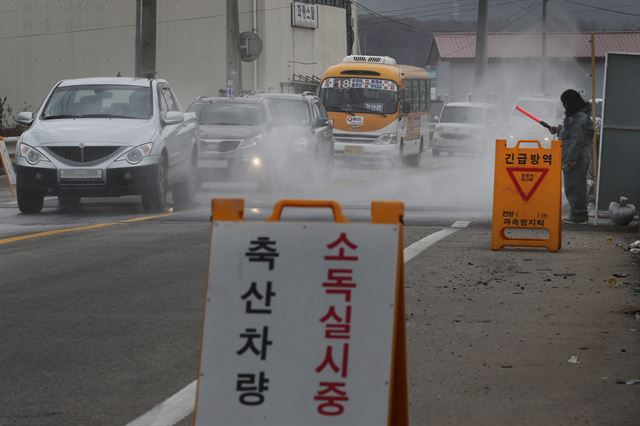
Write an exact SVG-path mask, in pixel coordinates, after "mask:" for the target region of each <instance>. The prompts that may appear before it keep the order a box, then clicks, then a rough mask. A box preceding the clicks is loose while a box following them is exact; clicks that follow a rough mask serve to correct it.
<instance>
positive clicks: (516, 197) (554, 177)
mask: <svg viewBox="0 0 640 426" xmlns="http://www.w3.org/2000/svg"><path fill="white" fill-rule="evenodd" d="M561 215H562V150H561V142H560V141H553V142H552V144H551V148H543V147H542V146H541V145H540V143H539V142H538V141H519V142H518V143H517V145H516V146H515V147H514V148H507V142H506V141H505V140H497V141H496V162H495V178H494V190H493V220H492V242H491V248H492V249H493V250H499V249H501V248H503V247H507V246H520V247H546V248H547V249H549V251H558V250H560V245H561V232H562V229H561V226H562V216H561ZM523 230H545V231H546V234H547V235H546V238H539V234H535V232H534V235H531V236H530V237H527V238H522V231H523Z"/></svg>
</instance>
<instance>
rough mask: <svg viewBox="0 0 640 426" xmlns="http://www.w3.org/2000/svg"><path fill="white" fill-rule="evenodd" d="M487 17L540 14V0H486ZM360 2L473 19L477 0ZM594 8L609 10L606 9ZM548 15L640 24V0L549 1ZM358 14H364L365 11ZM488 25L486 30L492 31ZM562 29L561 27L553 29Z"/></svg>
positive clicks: (407, 13) (391, 10) (408, 13)
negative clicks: (487, 6)
mask: <svg viewBox="0 0 640 426" xmlns="http://www.w3.org/2000/svg"><path fill="white" fill-rule="evenodd" d="M488 1H489V17H490V18H491V17H502V18H512V17H517V16H519V15H520V14H523V13H524V14H540V15H541V14H542V0H488ZM357 2H359V3H361V4H362V5H364V6H366V7H369V8H371V9H373V10H375V11H376V12H379V13H382V14H384V15H386V16H390V17H393V18H394V19H403V18H406V17H414V18H416V19H425V20H426V19H442V18H459V19H465V20H475V19H476V17H477V13H478V9H477V8H478V0H357ZM596 8H604V9H611V10H613V11H616V12H619V13H614V12H609V11H605V10H599V9H596ZM547 11H548V14H549V16H551V15H556V16H558V15H561V16H562V17H563V18H566V19H567V20H571V19H576V20H577V19H582V20H586V21H592V20H593V21H596V22H598V23H600V24H602V25H619V24H622V23H628V22H634V23H636V24H640V0H549V2H548V3H547ZM360 13H361V14H362V13H367V12H366V11H365V10H362V9H361V11H360ZM491 30H492V29H491V27H490V28H489V31H491ZM553 30H557V31H562V29H553Z"/></svg>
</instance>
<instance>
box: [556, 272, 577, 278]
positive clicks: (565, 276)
mask: <svg viewBox="0 0 640 426" xmlns="http://www.w3.org/2000/svg"><path fill="white" fill-rule="evenodd" d="M553 276H554V277H562V278H565V279H566V278H567V277H575V276H576V274H574V273H572V272H567V273H564V274H553Z"/></svg>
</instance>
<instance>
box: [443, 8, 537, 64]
mask: <svg viewBox="0 0 640 426" xmlns="http://www.w3.org/2000/svg"><path fill="white" fill-rule="evenodd" d="M536 6H538V0H533V2H532V3H531V4H529V6H527V7H526V8H525V9H523V10H519V11H518V12H516V13H514V14H513V15H511V17H509V18H507V20H508V21H509V22H508V23H507V24H506V25H503V26H502V27H501V28H499V29H498V30H497V31H494V32H501V31H503V30H505V29H506V28H507V27H508V26H509V25H511V24H514V23H516V22H518V21H519V20H521V19H522V18H524V17H525V16H527V15H529V13H530V12H533V10H534V9H535V8H536ZM518 15H519V16H518ZM476 37H477V34H476ZM475 42H476V41H475V40H473V42H469V43H467V44H465V45H464V46H462V47H459V48H458V49H456V50H454V51H452V52H447V55H453V54H454V53H458V52H460V51H461V50H464V49H466V48H468V47H471V45H472V44H475Z"/></svg>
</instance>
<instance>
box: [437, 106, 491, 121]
mask: <svg viewBox="0 0 640 426" xmlns="http://www.w3.org/2000/svg"><path fill="white" fill-rule="evenodd" d="M482 112H483V109H482V108H481V107H474V106H450V105H447V106H445V107H444V109H443V110H442V115H441V116H440V122H441V123H469V124H482V121H483V114H482Z"/></svg>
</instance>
